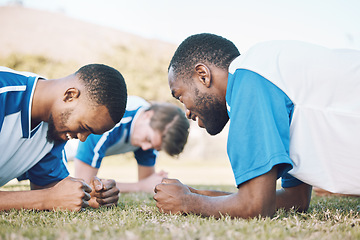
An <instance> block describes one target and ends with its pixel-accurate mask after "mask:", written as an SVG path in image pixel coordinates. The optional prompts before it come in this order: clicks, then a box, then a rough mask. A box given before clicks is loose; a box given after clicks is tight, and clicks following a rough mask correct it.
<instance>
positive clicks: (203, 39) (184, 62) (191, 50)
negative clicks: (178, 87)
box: [168, 33, 240, 76]
mask: <svg viewBox="0 0 360 240" xmlns="http://www.w3.org/2000/svg"><path fill="white" fill-rule="evenodd" d="M239 55H240V52H239V50H238V49H237V48H236V46H235V45H234V43H233V42H231V41H229V40H227V39H226V38H223V37H221V36H217V35H215V34H211V33H200V34H195V35H192V36H190V37H188V38H186V39H185V40H184V41H183V42H182V43H181V44H180V45H179V47H178V48H177V50H176V51H175V53H174V56H173V57H172V59H171V61H170V64H169V68H168V70H169V69H170V67H172V69H173V71H174V73H175V74H176V75H179V74H181V75H184V76H187V75H189V74H191V73H192V68H193V67H194V65H195V64H196V63H198V62H203V63H205V64H206V63H207V64H213V65H214V66H216V67H219V68H221V69H226V70H227V69H228V67H229V65H230V63H231V61H232V60H233V59H234V58H236V57H237V56H239Z"/></svg>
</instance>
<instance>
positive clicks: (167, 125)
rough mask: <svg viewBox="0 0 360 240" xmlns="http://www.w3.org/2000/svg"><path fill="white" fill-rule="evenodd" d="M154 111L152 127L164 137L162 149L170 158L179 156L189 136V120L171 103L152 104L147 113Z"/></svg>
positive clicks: (151, 121)
mask: <svg viewBox="0 0 360 240" xmlns="http://www.w3.org/2000/svg"><path fill="white" fill-rule="evenodd" d="M150 110H153V111H154V114H153V116H152V117H151V120H150V127H151V128H152V129H154V130H155V131H159V132H160V133H161V135H162V145H161V148H162V149H164V150H165V152H166V153H167V154H169V155H170V156H175V155H179V154H180V153H181V152H182V151H183V149H184V146H185V144H186V142H187V139H188V136H189V127H190V123H189V120H188V119H187V118H186V116H185V113H184V111H182V110H181V109H180V108H179V107H177V106H176V105H174V104H171V103H155V102H154V103H152V104H151V106H150V108H149V109H148V110H147V111H150Z"/></svg>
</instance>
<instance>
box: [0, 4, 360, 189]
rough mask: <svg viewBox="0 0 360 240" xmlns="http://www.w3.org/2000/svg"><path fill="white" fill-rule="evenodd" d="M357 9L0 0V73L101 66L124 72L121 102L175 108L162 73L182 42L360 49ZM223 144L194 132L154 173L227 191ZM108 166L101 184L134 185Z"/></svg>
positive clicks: (53, 73)
mask: <svg viewBox="0 0 360 240" xmlns="http://www.w3.org/2000/svg"><path fill="white" fill-rule="evenodd" d="M359 9H360V1H358V0H342V1H341V0H301V1H295V0H252V1H249V0H248V1H243V0H232V1H231V0H222V1H219V0H216V1H214V0H206V1H204V0H199V1H196V0H181V1H171V0H151V1H149V0H131V1H129V0H126V1H125V0H101V1H100V0H98V1H97V0H17V1H12V0H0V29H1V35H0V45H1V48H0V49H1V50H0V65H5V66H7V67H11V68H14V69H16V70H25V71H32V72H36V73H38V74H41V75H44V76H45V77H47V78H57V77H63V76H65V75H66V74H70V73H72V72H74V71H76V70H77V69H78V68H79V67H81V66H82V65H84V64H87V63H92V62H100V63H105V64H108V65H111V66H113V67H115V68H117V69H119V70H120V71H121V72H122V73H123V75H124V76H125V79H126V81H127V85H128V90H129V94H132V95H139V96H142V97H144V98H145V99H147V100H155V101H170V102H173V103H176V104H178V103H177V102H175V100H173V99H172V97H171V94H170V91H169V89H168V86H167V67H168V63H169V60H170V59H171V56H172V53H173V52H174V50H175V49H176V46H177V45H178V44H180V43H181V41H182V40H184V39H185V38H186V37H188V36H189V35H191V34H195V33H201V32H210V33H215V34H218V35H222V36H224V37H226V38H228V39H230V40H232V41H233V42H234V43H235V44H236V45H237V47H238V48H239V50H240V52H245V51H246V50H247V49H248V48H249V47H250V46H252V45H254V44H255V43H257V42H261V41H267V40H275V39H292V40H301V41H307V42H312V43H315V44H320V45H323V46H326V47H330V48H354V49H360V27H359V23H360V14H359ZM226 137H227V133H226V131H223V133H221V134H220V135H218V136H215V137H210V136H209V135H208V134H206V132H205V131H204V130H202V129H199V128H198V127H197V126H196V124H193V126H192V128H191V132H190V137H189V141H188V144H187V146H186V149H185V151H184V153H183V154H182V155H181V156H180V158H179V159H177V160H173V159H172V160H169V158H168V157H166V156H165V155H161V157H160V159H159V162H158V170H160V169H161V168H165V169H164V170H167V171H169V173H170V175H169V176H170V177H179V178H183V180H184V182H186V183H209V184H217V183H220V184H234V180H233V176H232V172H231V169H230V164H229V163H228V160H227V157H226ZM108 162H109V163H110V165H111V164H116V163H114V160H113V159H110V160H109V161H108ZM115 162H116V161H115ZM111 166H112V165H111ZM111 166H110V167H109V172H104V173H103V174H104V175H106V174H110V177H113V178H117V179H119V178H121V177H122V178H124V179H134V178H136V174H133V173H132V172H131V171H133V172H136V162H135V161H133V160H129V161H126V162H123V163H121V166H122V168H123V169H125V172H123V173H122V174H120V175H121V176H119V174H118V173H117V172H115V171H114V172H112V170H113V169H114V168H113V167H111ZM127 166H128V167H127ZM129 169H132V170H131V171H129ZM100 173H101V171H100ZM112 174H113V175H112ZM128 175H129V176H128ZM130 175H131V176H130ZM119 180H123V179H119Z"/></svg>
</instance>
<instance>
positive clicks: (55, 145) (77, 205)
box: [0, 64, 126, 210]
mask: <svg viewBox="0 0 360 240" xmlns="http://www.w3.org/2000/svg"><path fill="white" fill-rule="evenodd" d="M100 85H101V87H99V86H100ZM110 94H111V97H107V98H106V96H109V95H110ZM104 96H105V97H104ZM99 99H100V100H99ZM125 105H126V85H125V82H124V79H123V77H122V76H121V74H120V73H119V72H118V71H117V70H115V69H113V68H110V67H108V66H105V65H99V64H91V65H86V66H84V67H82V68H80V69H79V70H78V71H77V72H76V73H74V74H72V75H69V76H67V77H64V78H61V79H56V80H45V79H44V78H42V77H39V76H37V75H36V74H33V73H26V72H17V71H14V70H11V69H9V68H5V67H1V68H0V152H1V154H0V186H2V185H4V184H6V183H7V182H8V181H10V180H11V179H14V178H19V179H25V178H26V179H29V180H30V183H31V188H32V189H41V190H39V191H18V192H3V191H0V210H7V209H11V208H15V209H39V210H52V209H57V208H59V209H70V210H79V209H81V208H82V207H86V206H88V205H89V203H88V201H89V200H90V195H89V193H91V197H93V199H92V203H93V204H92V206H95V207H96V206H98V204H96V203H95V202H96V201H95V198H96V200H97V202H100V203H101V204H103V205H112V204H116V201H117V198H116V197H117V192H118V190H117V189H116V187H115V186H114V182H113V181H110V180H102V181H101V180H99V179H95V180H94V181H93V182H92V188H91V187H90V186H89V185H87V184H86V183H84V182H83V181H80V180H78V179H74V178H70V177H68V175H69V173H68V171H67V168H66V163H65V162H66V158H65V154H64V150H63V148H64V145H65V142H66V141H67V140H68V139H70V138H78V139H80V140H81V141H85V139H86V138H87V136H88V135H89V134H91V133H98V134H101V133H103V132H105V131H107V130H109V129H111V128H112V127H113V126H114V125H115V124H116V123H117V122H119V121H120V119H121V118H122V116H123V114H124V111H125ZM63 179H64V180H63ZM105 188H107V189H110V190H108V193H111V194H110V195H112V198H101V197H100V195H101V193H102V192H104V191H106V190H104V189H105ZM91 191H92V192H91ZM115 198H116V199H115Z"/></svg>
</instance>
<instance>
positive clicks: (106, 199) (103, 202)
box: [89, 176, 120, 208]
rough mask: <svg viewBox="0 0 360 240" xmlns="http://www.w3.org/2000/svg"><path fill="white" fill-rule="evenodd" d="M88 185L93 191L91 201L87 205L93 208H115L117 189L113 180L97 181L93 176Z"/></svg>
mask: <svg viewBox="0 0 360 240" xmlns="http://www.w3.org/2000/svg"><path fill="white" fill-rule="evenodd" d="M90 185H91V186H92V189H93V191H92V192H91V194H90V195H91V200H90V201H89V205H90V206H91V207H93V208H98V207H99V206H106V207H111V206H116V205H117V202H118V200H119V192H120V191H119V189H118V188H117V187H116V182H115V180H112V179H99V178H98V177H96V176H94V177H93V178H92V179H91V182H90Z"/></svg>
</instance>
